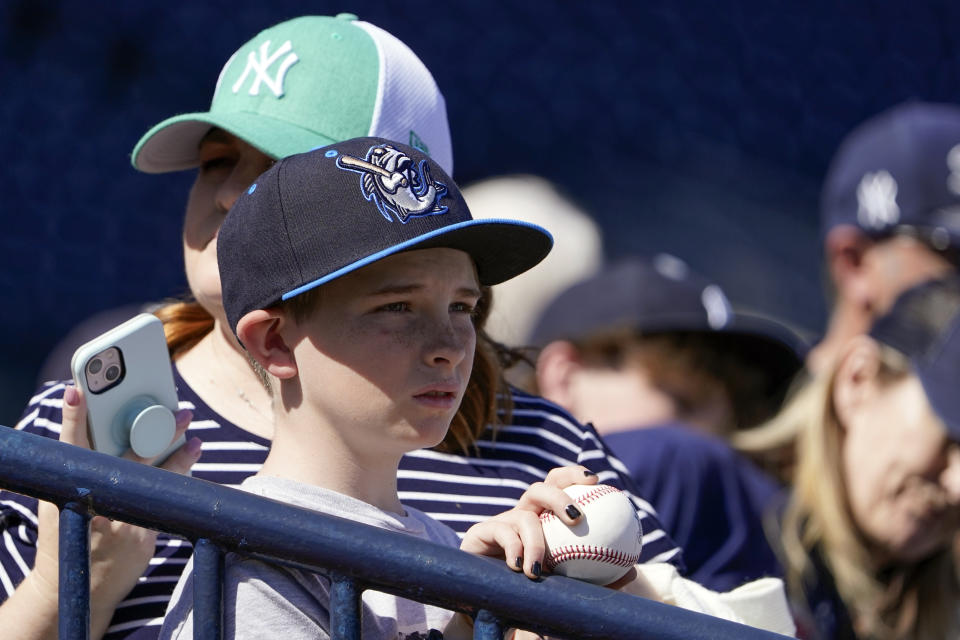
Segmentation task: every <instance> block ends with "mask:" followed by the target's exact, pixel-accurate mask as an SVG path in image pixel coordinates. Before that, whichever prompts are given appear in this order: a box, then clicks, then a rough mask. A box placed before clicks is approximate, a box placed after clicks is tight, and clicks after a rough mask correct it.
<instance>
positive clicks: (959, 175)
mask: <svg viewBox="0 0 960 640" xmlns="http://www.w3.org/2000/svg"><path fill="white" fill-rule="evenodd" d="M947 167H949V168H950V175H949V176H947V188H948V189H950V191H952V192H953V193H954V195H958V196H960V144H958V145H956V146H954V147H953V148H952V149H950V151H948V152H947Z"/></svg>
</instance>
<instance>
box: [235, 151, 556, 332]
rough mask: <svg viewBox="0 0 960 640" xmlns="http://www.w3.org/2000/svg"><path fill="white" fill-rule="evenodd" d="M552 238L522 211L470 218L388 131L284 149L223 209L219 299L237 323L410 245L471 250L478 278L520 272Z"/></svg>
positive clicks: (425, 164)
mask: <svg viewBox="0 0 960 640" xmlns="http://www.w3.org/2000/svg"><path fill="white" fill-rule="evenodd" d="M552 243H553V240H552V238H551V236H550V234H549V233H548V232H547V231H546V230H544V229H543V228H541V227H539V226H537V225H534V224H530V223H527V222H521V221H517V220H503V219H484V220H474V219H473V217H472V216H471V215H470V210H469V209H468V208H467V205H466V203H465V202H464V199H463V197H462V196H461V195H460V190H459V189H458V188H457V185H456V184H454V182H453V180H451V179H450V177H449V176H448V175H447V174H446V173H445V172H444V171H443V169H442V168H441V167H440V166H439V165H438V164H437V162H436V161H435V160H432V159H431V158H430V157H429V156H427V155H426V154H425V153H424V152H422V151H419V150H418V149H415V148H413V147H410V146H408V145H404V144H400V143H397V142H390V141H388V140H385V139H383V138H371V137H368V138H354V139H351V140H346V141H344V142H340V143H336V144H332V145H329V146H325V147H320V148H319V149H315V150H313V151H310V152H308V153H303V154H298V155H293V156H289V157H286V158H284V159H282V160H280V161H278V162H277V163H276V164H275V165H274V166H273V167H271V168H270V169H268V170H267V171H266V172H264V173H263V174H262V175H261V176H260V177H259V178H257V181H256V182H254V183H253V184H252V185H251V186H250V188H249V189H248V190H247V191H246V193H244V194H242V195H241V196H240V197H239V198H238V199H237V202H236V203H235V204H234V206H233V207H232V208H231V209H230V211H229V212H228V213H227V217H226V219H225V220H224V222H223V225H222V226H221V228H220V232H219V235H218V237H217V260H218V262H219V266H220V280H221V285H222V289H223V306H224V308H225V309H226V312H227V320H228V321H229V322H230V328H231V329H233V330H234V331H235V330H236V328H237V322H238V321H239V320H240V318H242V317H243V316H244V315H245V314H247V313H249V312H250V311H253V310H255V309H265V308H268V307H270V306H273V305H275V304H277V303H279V302H280V301H281V300H288V299H290V298H292V297H294V296H296V295H298V294H301V293H303V292H305V291H308V290H310V289H313V288H314V287H318V286H320V285H322V284H324V283H326V282H330V281H331V280H334V279H335V278H338V277H340V276H342V275H345V274H347V273H350V272H352V271H355V270H357V269H359V268H361V267H363V266H365V265H368V264H370V263H372V262H375V261H377V260H380V259H382V258H385V257H387V256H391V255H394V254H396V253H400V252H401V251H406V250H412V249H429V248H434V247H447V248H452V249H459V250H461V251H464V252H466V253H468V254H469V255H470V256H471V257H472V258H473V260H474V263H475V264H476V267H477V275H478V278H479V280H480V284H481V285H494V284H497V283H499V282H503V281H504V280H508V279H510V278H512V277H513V276H515V275H517V274H520V273H523V272H524V271H526V270H527V269H529V268H531V267H533V266H534V265H536V264H537V263H538V262H540V261H541V260H543V258H544V257H546V255H547V253H549V251H550V247H551V245H552Z"/></svg>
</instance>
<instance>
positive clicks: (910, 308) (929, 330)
mask: <svg viewBox="0 0 960 640" xmlns="http://www.w3.org/2000/svg"><path fill="white" fill-rule="evenodd" d="M870 336H871V337H873V338H874V339H875V340H877V341H878V342H882V343H883V344H885V345H887V346H889V347H892V348H893V349H896V350H897V351H899V352H900V353H902V354H903V355H905V356H906V357H907V358H908V359H909V360H910V364H911V366H912V367H913V370H914V372H915V373H916V374H917V377H918V378H920V383H921V384H922V385H923V390H924V391H925V392H926V394H927V399H928V400H929V401H930V405H931V406H932V407H933V410H934V411H935V412H936V414H937V415H938V416H939V417H940V419H941V420H942V421H943V423H944V425H945V426H946V427H947V431H948V432H949V434H950V437H951V439H953V440H960V393H958V390H957V385H958V384H960V279H958V278H957V277H955V276H953V277H949V278H944V279H940V280H930V281H928V282H924V283H923V284H920V285H917V286H915V287H913V288H912V289H908V290H907V291H905V292H904V293H902V294H901V295H900V297H898V298H897V300H896V302H895V303H894V304H893V307H891V309H890V311H889V312H887V314H886V315H883V316H881V317H880V318H878V319H877V320H876V322H875V323H874V325H873V327H872V328H871V329H870Z"/></svg>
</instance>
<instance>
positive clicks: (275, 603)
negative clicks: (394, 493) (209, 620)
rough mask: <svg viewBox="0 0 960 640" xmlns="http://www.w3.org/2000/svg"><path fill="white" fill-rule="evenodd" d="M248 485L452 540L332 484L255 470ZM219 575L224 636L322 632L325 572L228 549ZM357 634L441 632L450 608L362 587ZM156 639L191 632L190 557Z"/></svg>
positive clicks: (420, 518) (418, 519)
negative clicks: (221, 576) (264, 474)
mask: <svg viewBox="0 0 960 640" xmlns="http://www.w3.org/2000/svg"><path fill="white" fill-rule="evenodd" d="M241 486H242V488H243V489H244V490H246V491H249V492H251V493H255V494H258V495H262V496H266V497H268V498H273V499H275V500H282V501H283V502H287V503H290V504H293V505H296V506H298V507H305V508H308V509H312V510H314V511H320V512H323V513H326V514H330V515H335V516H339V517H342V518H348V519H350V520H354V521H357V522H362V523H364V524H369V525H372V526H375V527H380V528H381V529H389V530H392V531H400V532H402V533H406V534H409V535H412V536H416V537H418V538H423V539H425V540H430V541H431V542H436V543H439V544H443V545H445V546H451V547H458V546H459V544H460V541H459V538H458V537H457V534H456V533H454V531H453V530H452V529H450V528H449V527H447V526H446V525H443V524H441V523H439V522H437V521H436V520H434V519H432V518H430V517H429V516H427V515H426V514H424V513H423V512H421V511H418V510H416V509H413V508H410V507H405V509H406V514H405V515H399V514H396V513H390V512H387V511H382V510H380V509H378V508H376V507H374V506H373V505H370V504H367V503H366V502H362V501H360V500H357V499H355V498H351V497H349V496H345V495H343V494H340V493H337V492H335V491H330V490H328V489H323V488H320V487H315V486H312V485H305V484H301V483H298V482H294V481H291V480H284V479H281V478H272V477H261V476H253V477H251V478H248V479H247V480H245V481H244V482H243V484H242V485H241ZM224 575H225V579H224V637H225V638H237V639H243V638H249V639H251V640H253V639H257V640H259V639H261V638H284V640H299V639H300V638H303V639H305V640H306V639H310V640H316V639H317V638H328V637H329V629H330V613H329V603H330V580H329V579H328V578H327V577H326V575H325V574H324V573H322V572H321V573H313V572H310V571H303V570H300V569H294V568H290V567H285V566H281V565H274V564H270V563H267V562H264V561H262V560H255V559H251V558H246V557H244V556H241V555H238V554H235V553H228V554H227V555H226V559H225V572H224ZM362 600H363V614H362V615H363V618H362V625H363V637H364V638H371V639H372V638H389V639H390V640H404V639H407V638H409V639H411V640H413V639H417V640H426V639H427V638H429V639H431V640H434V639H440V638H443V634H442V630H443V628H444V627H445V626H446V624H447V622H448V621H449V620H450V618H451V617H452V616H453V613H452V612H450V611H447V610H445V609H440V608H438V607H433V606H428V605H424V604H420V603H418V602H414V601H411V600H405V599H403V598H398V597H396V596H393V595H388V594H385V593H380V592H378V591H365V592H364V593H363V596H362ZM160 638H161V639H162V640H167V639H168V638H169V639H174V640H189V639H191V638H193V560H192V559H191V560H190V562H189V563H188V564H187V567H186V570H185V571H184V573H183V575H182V576H181V577H180V582H179V583H178V584H177V588H176V590H175V591H174V593H173V598H172V599H171V600H170V605H169V607H168V608H167V614H166V618H165V619H164V622H163V629H162V630H161V632H160Z"/></svg>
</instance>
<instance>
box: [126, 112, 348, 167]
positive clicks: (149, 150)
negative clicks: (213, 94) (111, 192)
mask: <svg viewBox="0 0 960 640" xmlns="http://www.w3.org/2000/svg"><path fill="white" fill-rule="evenodd" d="M212 127H218V128H220V129H223V130H224V131H227V132H228V133H231V134H233V135H235V136H237V137H238V138H240V139H241V140H243V141H244V142H246V143H248V144H250V145H252V146H254V147H256V148H257V149H259V150H260V151H262V152H263V153H265V154H266V155H268V156H270V157H271V158H284V157H286V156H290V155H293V154H295V153H303V152H306V151H310V150H312V149H316V148H317V147H323V146H326V145H328V144H333V143H334V142H336V140H334V139H332V138H329V137H327V136H324V135H322V134H319V133H317V132H315V131H310V130H309V129H304V128H303V127H299V126H296V125H292V124H290V123H289V122H285V121H283V120H277V119H275V118H270V117H269V116H264V115H263V114H259V113H244V112H232V113H213V112H203V113H185V114H182V115H179V116H174V117H172V118H167V119H166V120H164V121H163V122H161V123H160V124H158V125H156V126H155V127H153V128H152V129H150V130H149V131H147V133H145V134H144V136H143V137H142V138H140V141H139V142H137V145H136V146H135V147H134V148H133V154H132V156H131V162H132V163H133V166H134V167H135V168H137V169H139V170H140V171H143V172H145V173H167V172H170V171H182V170H184V169H193V168H195V167H197V166H199V164H200V140H201V139H203V136H205V135H206V134H207V132H208V131H210V129H211V128H212Z"/></svg>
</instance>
